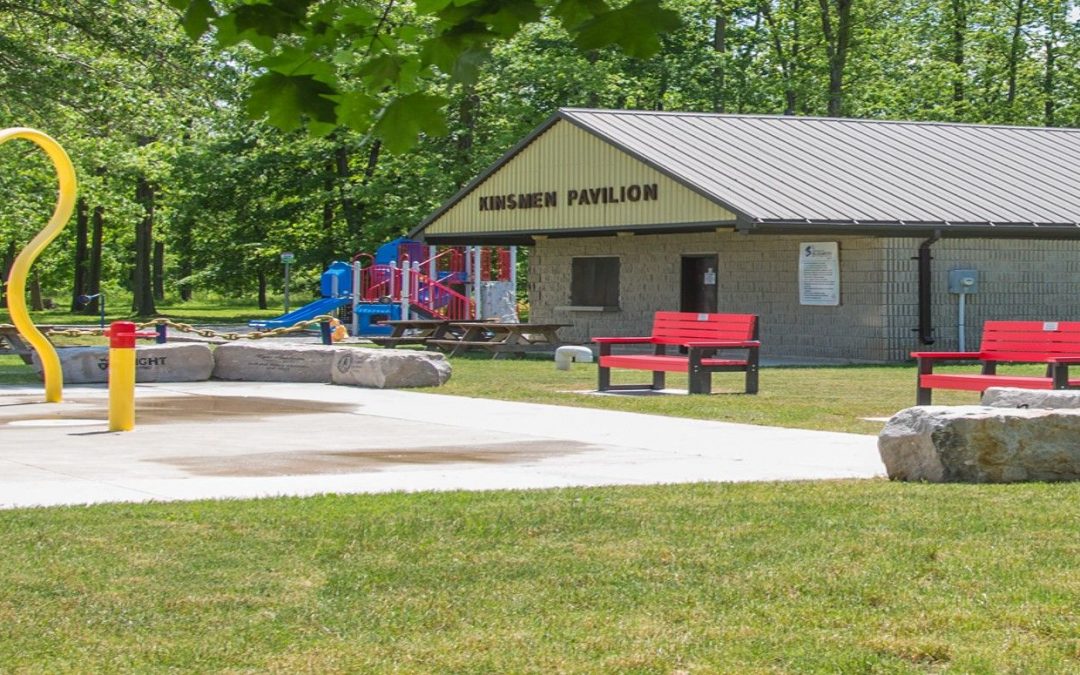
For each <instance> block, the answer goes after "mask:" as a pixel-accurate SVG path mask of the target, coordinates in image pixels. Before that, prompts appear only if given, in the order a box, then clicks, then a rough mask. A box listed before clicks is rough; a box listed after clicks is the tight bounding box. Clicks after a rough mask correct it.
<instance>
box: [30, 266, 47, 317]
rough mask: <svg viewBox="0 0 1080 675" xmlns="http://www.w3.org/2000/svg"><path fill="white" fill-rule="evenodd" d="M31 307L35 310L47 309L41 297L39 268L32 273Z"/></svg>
mask: <svg viewBox="0 0 1080 675" xmlns="http://www.w3.org/2000/svg"><path fill="white" fill-rule="evenodd" d="M30 309H32V310H34V311H35V312H40V311H42V310H43V309H45V303H44V302H43V301H42V299H41V276H40V275H39V274H38V272H37V270H34V273H33V274H31V275H30Z"/></svg>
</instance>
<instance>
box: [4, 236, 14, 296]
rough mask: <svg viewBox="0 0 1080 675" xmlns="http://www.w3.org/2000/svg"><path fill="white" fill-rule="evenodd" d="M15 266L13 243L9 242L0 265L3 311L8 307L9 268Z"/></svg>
mask: <svg viewBox="0 0 1080 675" xmlns="http://www.w3.org/2000/svg"><path fill="white" fill-rule="evenodd" d="M14 264H15V242H13V241H9V242H8V247H7V252H6V253H4V259H3V264H0V272H3V274H4V276H3V278H0V307H4V308H5V309H6V308H7V306H8V296H7V281H8V278H9V277H10V276H11V266H12V265H14Z"/></svg>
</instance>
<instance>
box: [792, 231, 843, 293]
mask: <svg viewBox="0 0 1080 675" xmlns="http://www.w3.org/2000/svg"><path fill="white" fill-rule="evenodd" d="M799 304H800V305H839V304H840V244H839V243H837V242H835V241H815V242H803V243H801V244H799Z"/></svg>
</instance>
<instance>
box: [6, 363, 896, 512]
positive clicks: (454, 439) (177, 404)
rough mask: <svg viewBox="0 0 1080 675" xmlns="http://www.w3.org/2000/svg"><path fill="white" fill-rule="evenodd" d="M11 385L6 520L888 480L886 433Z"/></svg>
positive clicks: (208, 392) (274, 386) (492, 405)
mask: <svg viewBox="0 0 1080 675" xmlns="http://www.w3.org/2000/svg"><path fill="white" fill-rule="evenodd" d="M64 397H65V400H64V402H63V403H44V402H43V401H44V396H43V393H42V390H41V388H40V387H0V508H12V507H24V506H49V505H59V504H85V503H98V502H119V501H124V502H137V501H169V500H183V499H204V498H250V497H265V496H275V495H312V494H319V493H361V492H389V491H416V490H487V489H507V488H552V487H568V486H596V485H644V484H655V483H683V482H697V481H760V480H801V479H826V478H869V477H874V476H883V475H884V473H885V469H884V466H883V465H882V463H881V459H880V457H879V456H878V451H877V439H876V437H874V436H862V435H856V434H844V433H833V432H822V431H805V430H796V429H780V428H773V427H760V426H751V425H743V424H728V423H723V422H709V421H702V420H689V419H681V418H672V417H660V416H654V415H641V414H636V413H624V412H611V411H605V410H592V409H586V408H570V407H559V406H549V405H539V404H531V403H511V402H505V401H491V400H484V399H471V398H461V397H454V396H442V395H436V394H420V393H415V392H408V391H401V390H373V389H360V388H353V387H340V386H332V385H323V384H294V383H278V382H274V383H263V382H259V383H253V382H184V383H169V384H140V385H138V387H137V390H136V411H137V412H136V415H137V417H136V428H135V430H134V431H130V432H121V433H110V432H109V431H108V430H107V424H106V419H107V417H108V412H107V410H108V407H107V405H108V392H107V391H106V389H105V387H104V386H68V387H66V388H65V391H64Z"/></svg>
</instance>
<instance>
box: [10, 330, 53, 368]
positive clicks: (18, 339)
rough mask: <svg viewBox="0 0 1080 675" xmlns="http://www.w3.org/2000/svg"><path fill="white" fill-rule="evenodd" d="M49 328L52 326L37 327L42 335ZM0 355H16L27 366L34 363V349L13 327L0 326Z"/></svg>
mask: <svg viewBox="0 0 1080 675" xmlns="http://www.w3.org/2000/svg"><path fill="white" fill-rule="evenodd" d="M50 328H52V326H38V327H37V329H38V330H40V331H41V332H42V333H44V332H45V331H47V330H49V329H50ZM0 354H16V355H18V357H19V358H21V359H22V360H23V363H25V364H27V365H30V364H33V363H34V348H33V347H31V346H30V344H29V343H28V342H26V340H25V339H24V338H23V336H22V335H20V334H19V330H18V329H17V328H15V326H0Z"/></svg>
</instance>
